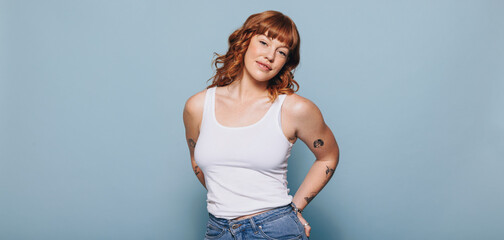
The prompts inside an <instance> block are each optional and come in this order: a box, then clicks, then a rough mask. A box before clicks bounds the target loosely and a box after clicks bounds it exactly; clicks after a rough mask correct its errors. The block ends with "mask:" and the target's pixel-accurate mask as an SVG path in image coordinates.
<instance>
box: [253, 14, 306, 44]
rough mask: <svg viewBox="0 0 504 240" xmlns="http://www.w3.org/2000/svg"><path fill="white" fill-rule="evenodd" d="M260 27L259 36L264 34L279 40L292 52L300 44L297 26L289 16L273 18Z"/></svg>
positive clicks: (267, 19)
mask: <svg viewBox="0 0 504 240" xmlns="http://www.w3.org/2000/svg"><path fill="white" fill-rule="evenodd" d="M258 25H259V26H258V29H257V32H256V33H257V34H264V35H266V36H267V37H269V38H272V39H278V41H280V42H282V43H284V44H286V45H287V47H288V48H289V49H291V50H292V49H293V48H295V46H297V45H298V44H299V37H298V33H297V30H296V26H295V25H294V24H293V22H292V20H290V19H289V18H288V17H287V16H271V17H269V18H266V19H264V20H263V21H261V22H260V23H259V24H258Z"/></svg>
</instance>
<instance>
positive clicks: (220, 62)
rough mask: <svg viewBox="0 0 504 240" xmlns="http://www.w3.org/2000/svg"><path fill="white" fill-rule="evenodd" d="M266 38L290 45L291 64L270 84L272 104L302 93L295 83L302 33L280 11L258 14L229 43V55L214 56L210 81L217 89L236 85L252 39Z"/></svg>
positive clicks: (248, 20) (289, 62) (288, 57)
mask: <svg viewBox="0 0 504 240" xmlns="http://www.w3.org/2000/svg"><path fill="white" fill-rule="evenodd" d="M257 34H264V35H266V36H267V37H270V38H273V39H278V40H279V41H280V42H282V43H284V44H286V45H287V47H288V48H289V54H288V56H287V61H286V62H285V65H284V66H283V67H282V69H281V70H280V71H279V72H278V74H277V75H276V76H275V77H273V78H271V79H270V80H269V81H268V85H267V89H268V93H269V97H270V101H275V99H276V98H277V97H278V95H279V94H292V93H294V92H296V91H298V90H299V84H298V83H297V82H296V81H295V80H294V70H295V68H296V67H297V65H298V64H299V58H300V56H299V45H300V38H299V32H298V30H297V28H296V25H295V24H294V22H293V21H292V20H291V19H290V18H289V17H288V16H286V15H284V14H282V13H281V12H277V11H265V12H261V13H256V14H253V15H251V16H250V17H248V18H247V20H246V21H245V23H244V24H243V26H242V27H240V28H238V29H237V30H235V31H234V32H233V33H232V34H231V35H230V36H229V39H228V43H229V49H228V51H227V53H226V54H225V55H220V54H217V53H214V56H215V59H214V60H213V62H212V64H213V65H214V66H215V69H216V71H215V75H214V76H213V77H212V78H210V79H209V81H210V80H212V84H211V85H209V86H208V87H207V88H211V87H214V86H226V85H229V84H231V83H232V82H233V81H235V79H236V77H237V76H238V75H239V74H240V73H241V71H242V70H243V68H244V66H245V63H244V57H245V52H247V49H248V46H249V43H250V39H251V38H252V37H253V36H255V35H257Z"/></svg>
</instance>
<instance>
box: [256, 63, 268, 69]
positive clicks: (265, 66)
mask: <svg viewBox="0 0 504 240" xmlns="http://www.w3.org/2000/svg"><path fill="white" fill-rule="evenodd" d="M257 64H258V65H259V67H260V68H261V69H263V70H266V71H270V70H271V68H270V67H269V66H268V65H266V64H263V63H261V62H257Z"/></svg>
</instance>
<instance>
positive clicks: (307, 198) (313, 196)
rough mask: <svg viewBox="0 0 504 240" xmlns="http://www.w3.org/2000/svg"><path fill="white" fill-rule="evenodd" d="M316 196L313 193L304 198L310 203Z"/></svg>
mask: <svg viewBox="0 0 504 240" xmlns="http://www.w3.org/2000/svg"><path fill="white" fill-rule="evenodd" d="M314 198H315V195H312V196H311V197H305V198H304V200H306V204H308V203H310V202H311V200H313V199H314Z"/></svg>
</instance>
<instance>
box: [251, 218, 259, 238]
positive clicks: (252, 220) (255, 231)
mask: <svg viewBox="0 0 504 240" xmlns="http://www.w3.org/2000/svg"><path fill="white" fill-rule="evenodd" d="M249 219H250V220H249V221H250V225H251V226H252V229H253V230H254V234H257V231H258V230H257V226H256V224H255V221H254V218H253V217H251V218H249Z"/></svg>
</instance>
